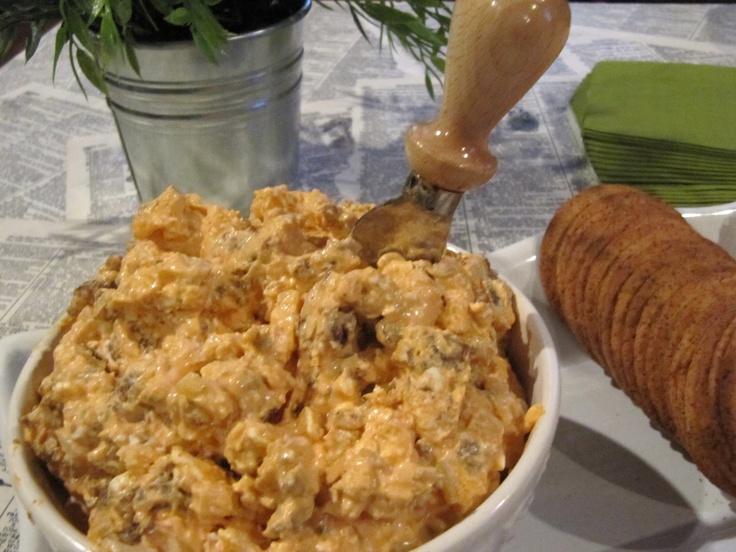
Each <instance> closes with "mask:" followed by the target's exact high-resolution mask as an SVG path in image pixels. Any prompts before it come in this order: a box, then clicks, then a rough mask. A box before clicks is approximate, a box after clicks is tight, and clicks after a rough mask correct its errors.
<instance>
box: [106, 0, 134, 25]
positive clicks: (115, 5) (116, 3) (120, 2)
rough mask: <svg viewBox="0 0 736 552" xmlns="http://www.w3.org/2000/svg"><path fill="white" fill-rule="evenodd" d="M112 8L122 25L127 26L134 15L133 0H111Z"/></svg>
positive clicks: (119, 23)
mask: <svg viewBox="0 0 736 552" xmlns="http://www.w3.org/2000/svg"><path fill="white" fill-rule="evenodd" d="M110 9H111V10H112V13H113V15H114V16H115V21H117V23H118V25H120V26H121V27H125V26H126V25H127V24H128V22H129V21H130V20H131V18H132V17H133V4H132V2H131V0H110Z"/></svg>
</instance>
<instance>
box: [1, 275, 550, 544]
mask: <svg viewBox="0 0 736 552" xmlns="http://www.w3.org/2000/svg"><path fill="white" fill-rule="evenodd" d="M511 287H512V289H513V291H514V295H515V299H516V309H517V315H518V316H517V324H515V326H514V328H513V330H512V338H511V341H510V347H509V354H510V356H511V361H512V365H513V367H514V370H515V372H516V373H517V376H518V377H519V379H520V381H521V383H522V385H523V386H524V388H525V390H526V393H527V398H528V400H529V402H530V404H533V403H540V404H541V405H542V406H543V408H544V415H543V416H542V417H541V418H540V419H539V421H538V422H537V424H536V425H535V427H534V429H533V430H532V432H531V434H530V436H529V439H528V441H527V444H526V447H525V449H524V452H523V454H522V456H521V458H520V459H519V462H518V463H517V465H516V466H515V467H514V469H513V470H511V472H510V473H509V475H508V476H507V477H506V478H505V479H504V481H503V482H502V483H501V485H500V486H499V488H498V489H496V491H494V493H493V494H492V495H491V496H490V497H489V498H488V499H486V500H485V501H484V502H483V503H482V504H481V505H480V506H479V507H478V508H477V509H476V510H475V511H474V512H473V513H471V514H470V515H469V516H468V517H467V518H465V519H464V520H463V521H461V522H460V523H458V524H457V525H455V526H453V527H451V528H450V529H448V530H447V531H445V532H444V533H442V534H441V535H439V536H438V537H436V538H435V539H433V540H432V541H430V542H428V543H426V544H425V545H423V546H422V547H420V548H419V550H420V551H421V552H435V551H437V552H439V551H442V552H449V551H459V550H466V551H467V550H484V551H488V550H494V549H497V548H498V547H500V546H501V545H503V543H504V542H505V541H506V540H507V539H508V538H510V536H511V527H512V526H513V524H514V523H515V521H516V520H517V519H518V518H519V517H520V516H521V515H522V514H523V513H524V512H525V511H526V509H527V508H528V506H529V503H530V502H531V499H532V494H533V489H534V487H535V486H536V484H537V483H538V481H539V479H540V477H541V474H542V472H543V471H544V467H545V465H546V462H547V459H548V457H549V452H550V448H551V445H552V440H553V437H554V433H555V429H556V427H557V420H558V417H559V397H560V381H559V372H558V361H557V355H556V353H555V350H554V344H553V341H552V337H551V335H550V332H549V330H548V329H547V327H546V325H545V323H544V321H543V319H542V317H541V316H540V314H539V312H538V311H537V310H536V308H535V307H534V306H533V304H532V303H531V301H529V299H528V298H527V297H526V296H524V295H523V294H522V293H521V292H520V291H519V290H518V289H516V288H514V286H511ZM61 333H63V328H61V327H59V326H56V327H54V328H52V329H51V331H50V332H49V333H48V334H47V335H46V337H45V338H44V339H43V340H42V341H41V342H40V343H39V344H38V345H37V346H36V347H35V348H34V349H33V351H32V353H31V356H30V357H29V359H28V361H27V362H26V364H25V366H24V368H23V370H22V371H21V374H20V376H19V378H18V381H17V383H16V385H15V388H14V390H13V395H12V397H11V401H10V410H9V413H8V428H7V431H8V433H7V435H8V438H9V439H8V440H9V442H12V443H13V445H12V448H11V451H10V456H9V467H10V472H11V474H12V481H13V486H14V487H15V491H16V493H17V495H18V498H19V500H20V501H21V503H22V505H23V507H24V508H25V509H26V511H27V512H28V514H29V517H30V519H31V521H32V523H34V524H35V525H36V527H37V528H38V529H39V530H40V532H41V533H42V534H43V535H44V537H45V538H46V539H47V540H48V542H49V544H50V545H51V547H52V548H53V549H54V550H55V551H57V552H72V551H75V552H86V551H89V550H91V549H92V547H91V543H90V542H89V540H88V539H87V538H86V536H85V534H84V531H85V520H84V519H83V516H80V515H79V514H78V513H76V512H74V511H73V509H72V508H70V507H69V505H68V502H67V496H66V493H65V491H64V489H63V486H61V485H60V484H59V483H58V482H57V481H55V480H54V478H53V477H52V476H51V475H50V474H49V472H48V471H47V470H46V469H45V468H44V467H43V465H42V464H41V462H40V461H39V460H38V459H37V458H36V457H35V456H34V455H33V453H32V452H31V450H30V448H29V447H27V446H25V445H23V444H22V436H21V432H20V425H19V420H20V418H21V417H22V416H23V414H24V413H26V412H28V411H29V410H30V409H31V408H33V406H34V405H35V404H36V403H37V401H38V399H37V395H36V389H37V388H38V386H39V384H40V382H41V380H42V379H43V377H45V376H46V375H47V374H48V373H49V372H50V371H51V367H52V355H51V350H52V349H53V347H54V346H55V344H56V343H57V342H58V339H59V338H60V335H61Z"/></svg>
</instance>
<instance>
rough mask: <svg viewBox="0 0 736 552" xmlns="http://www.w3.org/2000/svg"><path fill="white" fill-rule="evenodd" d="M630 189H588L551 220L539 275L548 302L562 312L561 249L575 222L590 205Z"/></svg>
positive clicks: (616, 185) (610, 185)
mask: <svg viewBox="0 0 736 552" xmlns="http://www.w3.org/2000/svg"><path fill="white" fill-rule="evenodd" d="M630 189H631V188H630V187H629V186H623V185H618V184H601V185H598V186H592V187H590V188H586V189H585V190H583V191H582V192H580V193H578V194H576V195H574V196H573V197H572V198H570V199H569V200H567V201H566V202H565V203H563V204H562V206H561V207H560V208H559V209H558V210H557V211H556V212H555V214H554V216H553V217H552V220H550V222H549V224H548V225H547V229H546V230H545V232H544V236H543V237H542V243H541V246H540V256H539V274H540V279H541V282H542V287H543V289H544V292H545V295H546V296H547V300H548V301H549V303H550V305H551V306H552V307H554V308H555V309H556V310H559V296H558V285H557V262H558V258H559V248H560V245H561V244H562V243H563V241H564V238H565V236H566V234H567V232H568V231H569V229H570V227H574V225H575V223H576V222H579V220H580V219H579V216H580V213H582V212H583V211H585V209H586V207H587V206H588V205H589V204H590V203H593V202H595V201H597V200H598V199H599V198H601V197H604V196H606V195H608V194H615V193H621V192H625V191H627V190H630Z"/></svg>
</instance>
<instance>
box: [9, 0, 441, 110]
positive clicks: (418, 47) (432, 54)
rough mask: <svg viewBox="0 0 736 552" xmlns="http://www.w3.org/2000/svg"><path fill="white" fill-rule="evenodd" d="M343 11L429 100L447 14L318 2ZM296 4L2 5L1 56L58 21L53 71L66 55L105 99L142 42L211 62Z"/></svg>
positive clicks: (410, 2)
mask: <svg viewBox="0 0 736 552" xmlns="http://www.w3.org/2000/svg"><path fill="white" fill-rule="evenodd" d="M316 1H317V2H319V3H320V4H321V5H323V6H326V7H329V8H333V6H337V7H340V8H341V9H346V10H348V11H349V12H350V14H351V16H352V18H353V21H354V22H355V24H356V25H357V27H358V29H359V30H360V32H361V33H362V35H363V36H364V37H365V38H366V39H369V34H368V33H367V31H366V27H365V25H366V24H369V25H376V26H378V27H379V29H380V31H379V44H384V43H386V44H388V45H389V47H390V48H391V49H392V50H393V49H395V48H397V47H401V48H404V49H405V50H407V51H408V52H409V53H410V54H411V55H412V56H413V57H414V58H415V59H417V60H418V61H419V62H421V63H422V64H423V66H424V68H425V83H426V86H427V90H428V91H429V94H430V95H431V96H432V97H434V87H433V82H441V76H442V74H443V72H444V52H445V47H446V45H447V35H448V32H449V26H450V14H451V8H450V7H449V6H448V4H447V3H445V2H442V1H441V0H403V1H395V0H334V1H332V0H316ZM300 4H301V2H300V1H295V0H23V1H13V0H0V56H2V55H3V54H4V53H5V52H6V51H7V50H8V49H9V48H10V46H11V45H12V44H13V42H14V41H15V40H17V39H18V37H19V36H20V33H21V32H23V33H25V36H26V39H25V40H26V42H25V48H26V50H25V52H26V58H27V59H28V58H30V57H31V56H33V54H34V52H35V51H36V47H37V46H38V42H39V40H40V37H41V36H42V34H43V32H44V31H45V30H46V29H48V26H49V25H50V24H52V23H53V22H56V21H61V24H60V26H59V28H58V30H57V32H56V47H55V52H54V69H55V68H56V64H57V63H58V60H59V58H60V56H61V55H62V54H63V53H64V51H65V50H66V52H67V53H68V55H69V57H70V60H71V64H72V68H73V70H74V74H75V76H76V77H77V80H78V82H80V85H81V80H80V77H79V73H78V70H81V72H82V73H84V75H85V76H86V77H87V79H88V80H89V81H90V82H91V83H92V84H93V85H95V86H96V87H97V88H99V89H100V90H102V91H103V92H104V91H105V83H104V80H103V78H102V75H103V72H104V71H105V70H106V69H107V68H108V66H109V64H110V61H111V60H112V59H115V58H119V57H122V58H124V59H126V60H127V61H128V63H129V64H130V65H131V67H133V69H135V70H136V71H137V70H138V62H137V59H136V56H135V51H134V49H133V46H134V45H135V43H136V42H140V41H146V42H148V41H156V40H177V39H187V38H192V39H193V40H194V42H195V43H196V44H197V46H198V47H199V48H200V50H201V51H202V52H203V53H204V54H205V55H206V56H207V57H208V58H209V59H211V60H212V61H213V62H215V63H216V62H217V57H218V52H219V51H220V50H221V48H222V46H223V44H224V43H225V41H226V40H227V37H228V35H229V34H230V33H239V32H245V31H248V30H252V29H254V28H259V27H262V26H265V25H267V24H268V23H269V22H270V20H273V19H275V20H278V19H279V18H280V17H283V15H288V14H289V13H290V12H291V13H293V11H296V10H297V9H298V8H299V5H300Z"/></svg>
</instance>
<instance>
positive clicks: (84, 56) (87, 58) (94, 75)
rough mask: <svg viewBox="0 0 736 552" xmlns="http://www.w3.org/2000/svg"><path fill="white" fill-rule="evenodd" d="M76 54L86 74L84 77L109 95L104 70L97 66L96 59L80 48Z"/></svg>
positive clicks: (78, 62)
mask: <svg viewBox="0 0 736 552" xmlns="http://www.w3.org/2000/svg"><path fill="white" fill-rule="evenodd" d="M76 54H77V64H78V65H79V68H80V69H81V70H82V73H84V76H85V77H87V80H89V82H91V83H92V84H93V85H94V86H95V87H96V88H97V89H98V90H100V91H101V92H102V93H103V94H107V85H106V84H105V79H104V77H103V73H102V70H101V69H100V66H99V65H97V62H95V60H94V58H93V57H92V56H91V55H89V54H88V53H87V52H85V51H84V50H82V49H80V48H77V51H76Z"/></svg>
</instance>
